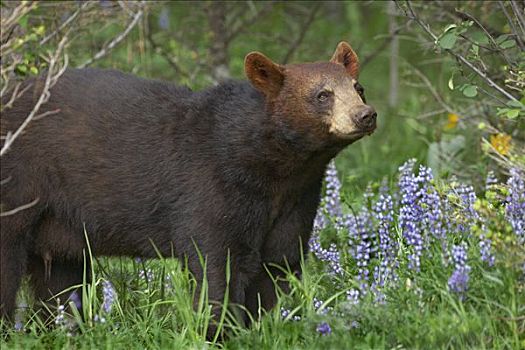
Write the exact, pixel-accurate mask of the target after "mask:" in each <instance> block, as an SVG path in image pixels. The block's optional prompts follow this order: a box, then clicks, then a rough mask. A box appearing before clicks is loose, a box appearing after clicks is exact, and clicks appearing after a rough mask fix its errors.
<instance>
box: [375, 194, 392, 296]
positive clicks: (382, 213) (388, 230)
mask: <svg viewBox="0 0 525 350" xmlns="http://www.w3.org/2000/svg"><path fill="white" fill-rule="evenodd" d="M372 210H373V215H374V218H375V219H376V221H377V233H378V238H379V250H378V255H379V258H380V263H379V265H378V266H376V267H375V268H374V287H384V286H385V284H386V283H387V282H388V281H390V280H395V279H396V274H395V272H394V269H395V268H396V267H397V261H396V251H397V241H396V240H395V238H394V237H393V234H394V213H393V210H394V204H393V200H392V196H391V195H389V194H387V193H383V194H380V195H379V198H378V200H377V201H376V202H375V203H374V205H373V208H372Z"/></svg>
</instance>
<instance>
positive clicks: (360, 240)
mask: <svg viewBox="0 0 525 350" xmlns="http://www.w3.org/2000/svg"><path fill="white" fill-rule="evenodd" d="M371 222H372V220H371V216H370V213H369V212H368V211H367V210H366V209H365V210H363V211H362V212H361V213H360V214H359V215H358V217H357V218H356V224H355V226H353V227H351V228H350V229H349V230H350V237H351V240H352V239H353V241H354V242H352V243H353V244H351V247H352V254H353V257H354V259H355V260H356V265H357V280H358V281H359V282H360V285H359V288H360V289H361V292H362V293H363V294H364V293H365V291H366V289H367V288H368V277H369V270H368V266H369V263H370V255H371V254H372V243H371V238H370V234H369V232H371V231H372V230H371V229H370V225H371ZM354 230H355V231H354ZM352 231H353V232H352Z"/></svg>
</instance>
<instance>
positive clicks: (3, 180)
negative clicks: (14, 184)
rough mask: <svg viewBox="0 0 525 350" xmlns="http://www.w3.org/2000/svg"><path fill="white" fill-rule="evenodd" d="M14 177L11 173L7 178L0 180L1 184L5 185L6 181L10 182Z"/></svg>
mask: <svg viewBox="0 0 525 350" xmlns="http://www.w3.org/2000/svg"><path fill="white" fill-rule="evenodd" d="M12 178H13V177H12V176H11V175H9V176H8V177H6V178H5V179H2V180H0V186H3V185H5V184H6V183H8V182H9V181H11V179H12Z"/></svg>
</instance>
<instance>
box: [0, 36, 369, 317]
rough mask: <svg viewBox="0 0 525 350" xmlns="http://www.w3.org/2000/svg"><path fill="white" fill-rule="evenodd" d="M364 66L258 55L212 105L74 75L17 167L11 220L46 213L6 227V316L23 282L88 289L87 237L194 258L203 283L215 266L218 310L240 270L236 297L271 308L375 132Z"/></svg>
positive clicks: (26, 102) (139, 251) (8, 182)
mask: <svg viewBox="0 0 525 350" xmlns="http://www.w3.org/2000/svg"><path fill="white" fill-rule="evenodd" d="M358 69H359V67H358V59H357V56H356V54H355V53H354V51H353V50H352V48H351V47H350V45H348V44H347V43H346V42H341V43H339V45H338V46H337V48H336V51H335V53H334V54H333V57H332V58H331V60H330V61H328V62H316V63H305V64H289V65H279V64H276V63H274V62H272V61H271V60H270V59H269V58H267V57H266V56H264V55H262V54H261V53H258V52H252V53H250V54H248V55H247V56H246V58H245V73H246V76H247V78H248V80H249V82H244V81H229V82H225V83H222V84H220V85H218V86H215V87H211V88H209V89H205V90H203V91H199V92H193V91H191V90H189V89H187V88H184V87H179V86H175V85H172V84H169V83H166V82H160V81H152V80H144V79H140V78H137V77H134V76H132V75H128V74H124V73H121V72H118V71H114V70H99V69H81V70H75V69H71V70H68V71H66V73H65V74H64V75H63V76H62V77H61V78H60V79H59V81H58V83H57V84H56V85H55V86H54V87H53V88H52V91H51V97H50V100H49V101H48V103H47V104H46V105H45V108H46V109H47V110H49V111H53V110H59V112H58V113H56V114H53V115H48V116H47V117H44V118H41V119H38V120H35V121H33V122H32V123H31V124H30V125H29V126H28V128H27V129H26V131H25V133H24V134H23V135H21V136H20V138H18V139H17V140H16V141H15V143H14V144H13V145H12V148H11V149H10V150H9V152H8V153H7V154H6V155H5V156H4V157H3V159H2V167H1V179H2V180H3V181H2V182H3V183H2V186H1V203H2V210H3V212H4V213H5V212H6V211H8V210H11V209H13V208H17V207H19V206H21V205H24V204H26V203H29V202H32V201H34V200H35V199H38V202H37V203H36V204H35V205H33V206H31V207H30V208H27V209H25V210H21V211H19V212H17V213H16V214H12V215H3V216H2V218H1V242H0V247H1V248H0V251H1V255H0V257H1V284H0V291H1V293H0V297H1V300H0V302H1V315H2V316H3V317H7V318H9V317H10V316H12V313H13V311H14V307H15V297H16V293H17V290H18V289H19V285H20V280H21V278H22V276H23V275H24V274H28V275H29V276H30V281H31V285H32V286H33V289H34V292H35V295H36V297H37V298H39V299H41V300H47V299H49V298H50V297H52V296H53V295H54V294H55V293H58V292H60V291H61V290H63V289H64V288H66V287H68V286H71V285H75V284H79V283H81V282H82V275H83V273H82V272H83V263H84V262H83V250H84V249H85V248H86V240H85V236H84V227H85V231H86V232H87V238H88V239H89V243H90V244H91V247H92V250H93V253H94V254H95V255H113V256H115V255H126V256H133V257H145V258H155V257H157V250H158V251H159V252H160V253H161V254H163V255H164V256H166V257H170V256H175V257H178V258H181V259H187V261H188V267H189V269H190V270H191V271H192V273H193V274H194V275H195V278H196V280H197V281H201V280H202V277H203V269H202V267H201V264H200V262H199V256H198V255H199V253H200V254H202V256H203V257H205V258H206V262H207V268H206V276H207V280H208V284H209V298H210V300H211V301H219V302H220V301H222V300H223V298H224V296H225V290H226V277H225V267H226V261H227V259H228V257H229V260H230V264H231V281H230V285H229V293H230V294H229V300H230V301H231V302H232V303H237V304H240V305H244V306H246V308H247V309H248V310H249V311H250V312H252V313H254V314H256V313H257V311H258V308H259V306H261V307H262V308H264V309H269V308H271V307H272V306H273V305H274V304H275V301H276V295H275V288H274V285H273V282H272V279H271V278H270V276H269V275H268V271H267V269H266V267H267V265H268V264H277V265H284V264H287V265H288V266H289V267H290V268H291V269H293V270H299V268H300V267H299V262H300V256H301V254H302V251H301V250H303V251H304V250H305V249H306V245H307V242H308V239H309V237H310V233H311V230H312V224H313V220H314V216H315V213H316V209H317V206H318V204H319V200H320V192H321V186H322V179H323V173H324V171H325V167H326V165H327V164H328V162H329V161H330V159H332V158H333V157H334V156H335V155H336V154H337V153H338V152H339V151H341V150H342V149H343V148H344V147H346V146H347V145H349V144H351V143H353V142H355V141H357V140H358V139H360V138H362V137H363V136H364V135H368V134H371V133H372V132H373V131H374V129H375V127H376V112H375V111H374V109H373V108H372V107H371V106H369V105H367V104H366V103H365V98H364V95H363V89H362V87H361V86H360V85H359V84H358V82H357V77H358ZM42 79H43V78H37V79H33V80H32V81H29V82H28V83H29V84H32V89H33V93H31V92H28V93H25V94H24V95H23V96H22V97H21V98H19V99H18V100H17V101H16V103H15V104H14V105H13V106H12V107H11V108H9V109H7V110H6V111H5V113H4V115H3V116H2V119H3V125H2V129H3V130H2V133H3V134H5V133H6V132H7V131H9V130H15V129H16V128H17V127H18V126H19V125H20V124H21V123H22V122H23V120H24V118H25V117H26V116H27V114H28V112H29V111H30V110H31V109H32V107H33V105H34V96H38V92H39V89H40V87H41V86H42ZM43 111H44V110H42V112H43ZM4 180H5V181H4ZM268 268H269V270H270V271H271V272H272V273H274V274H278V271H277V269H275V268H271V267H268ZM259 301H260V304H261V305H259Z"/></svg>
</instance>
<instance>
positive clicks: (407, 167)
mask: <svg viewBox="0 0 525 350" xmlns="http://www.w3.org/2000/svg"><path fill="white" fill-rule="evenodd" d="M415 162H416V160H415V159H410V160H408V161H406V162H405V164H403V165H402V166H401V167H400V168H399V182H398V186H399V191H400V194H401V206H400V209H399V225H400V227H401V230H402V232H403V237H404V238H405V240H406V242H407V244H408V245H409V246H410V247H411V249H412V252H411V253H410V254H409V255H408V267H409V268H410V269H413V270H416V271H419V268H420V264H421V263H420V260H421V253H422V250H423V239H422V236H421V228H420V221H421V215H420V213H421V210H420V207H419V204H418V188H419V184H418V179H417V178H416V176H415V175H414V173H413V168H414V164H415Z"/></svg>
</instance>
